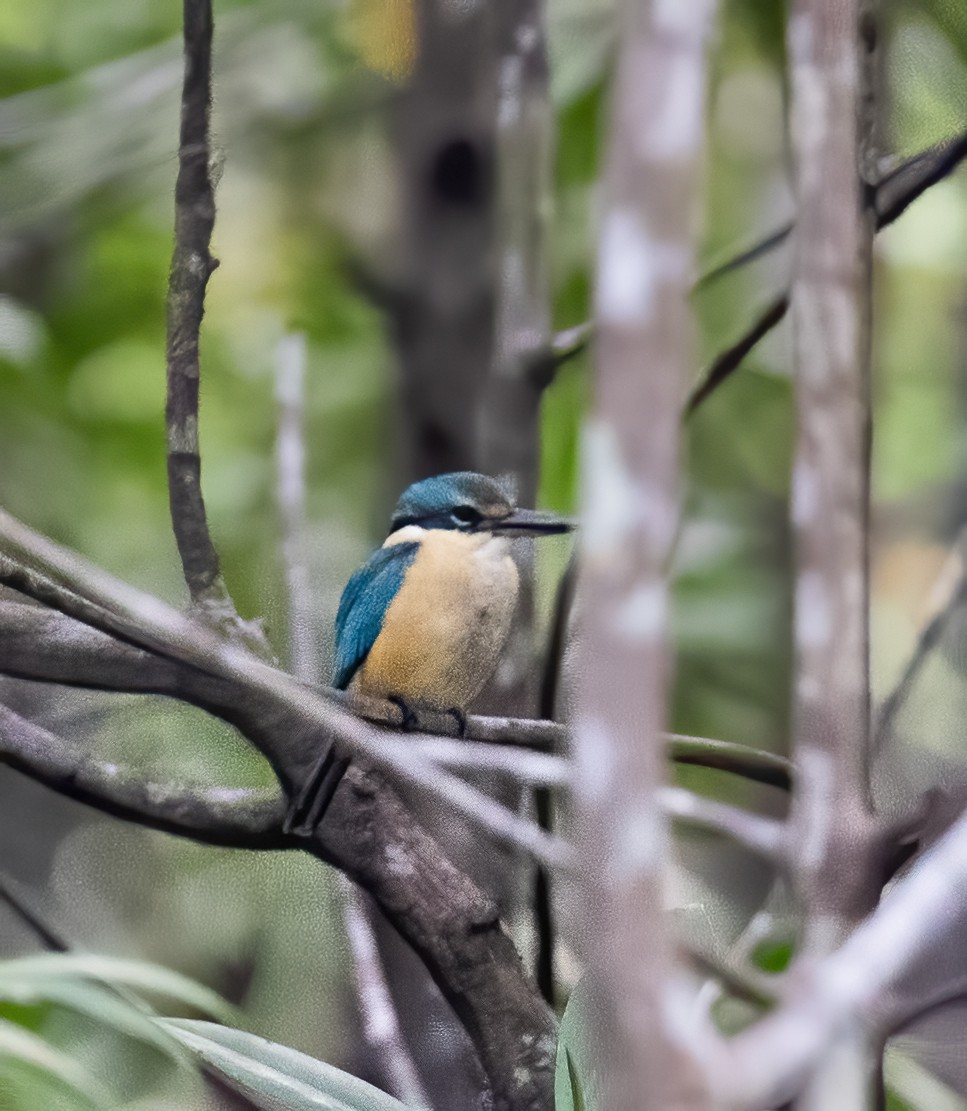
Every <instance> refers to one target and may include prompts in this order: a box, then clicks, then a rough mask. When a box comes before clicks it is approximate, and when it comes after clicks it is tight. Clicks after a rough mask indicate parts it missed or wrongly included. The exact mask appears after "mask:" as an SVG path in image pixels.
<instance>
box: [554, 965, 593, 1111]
mask: <svg viewBox="0 0 967 1111" xmlns="http://www.w3.org/2000/svg"><path fill="white" fill-rule="evenodd" d="M597 1057H598V1054H597V1049H596V1042H595V1036H594V1030H593V1029H592V1026H591V1017H590V1008H589V1006H588V1000H587V988H586V986H585V984H584V981H583V980H579V981H578V983H577V984H576V985H575V987H574V990H573V991H572V992H571V997H570V999H568V1001H567V1006H566V1007H565V1008H564V1015H563V1017H562V1018H561V1026H560V1029H559V1031H558V1036H557V1065H556V1067H555V1070H554V1111H596V1109H597V1108H598V1107H599V1105H600V1100H599V1089H600V1081H599V1077H598V1073H597V1070H596V1060H597Z"/></svg>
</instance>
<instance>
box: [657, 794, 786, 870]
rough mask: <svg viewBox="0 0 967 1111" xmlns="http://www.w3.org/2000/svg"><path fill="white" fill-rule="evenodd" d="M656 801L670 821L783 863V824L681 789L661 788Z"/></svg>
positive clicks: (774, 861) (784, 839)
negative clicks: (722, 838)
mask: <svg viewBox="0 0 967 1111" xmlns="http://www.w3.org/2000/svg"><path fill="white" fill-rule="evenodd" d="M659 799H660V801H661V805H662V809H663V810H664V811H665V814H666V815H667V816H668V817H669V818H674V819H675V820H676V821H679V822H684V823H685V824H686V825H690V826H695V827H697V828H699V829H706V830H709V831H710V832H713V833H720V834H722V835H723V836H725V837H728V838H729V839H730V840H732V841H734V842H735V843H736V844H737V845H741V846H742V847H743V848H746V849H748V850H749V851H750V852H753V853H755V854H756V855H757V856H761V857H763V858H764V859H766V860H769V861H771V862H772V863H773V864H777V865H781V864H783V863H785V858H786V851H787V840H786V827H785V825H784V823H782V822H777V821H776V820H775V819H774V818H764V817H763V816H762V815H761V814H753V813H752V812H751V811H749V810H741V809H740V808H739V807H737V806H729V805H728V803H724V802H718V801H716V800H715V799H707V798H703V797H702V796H701V795H696V794H695V793H694V792H692V791H686V790H685V788H684V787H662V788H661V790H660V792H659Z"/></svg>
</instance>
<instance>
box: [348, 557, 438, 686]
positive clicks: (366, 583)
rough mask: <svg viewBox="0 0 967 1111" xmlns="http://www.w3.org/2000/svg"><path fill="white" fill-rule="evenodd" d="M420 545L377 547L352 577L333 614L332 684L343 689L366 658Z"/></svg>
mask: <svg viewBox="0 0 967 1111" xmlns="http://www.w3.org/2000/svg"><path fill="white" fill-rule="evenodd" d="M419 547H420V545H419V544H418V543H417V542H415V541H411V542H407V543H404V544H394V545H392V546H391V547H389V548H377V549H376V551H375V552H373V554H372V555H371V556H370V557H369V559H368V560H367V561H366V562H365V563H364V564H363V566H362V567H360V568H359V570H358V571H357V572H356V573H355V574H354V575H353V576H352V578H351V579H350V580H349V582H348V583H346V589H345V590H344V591H343V592H342V598H341V599H340V600H339V612H338V613H337V614H336V659H335V664H334V666H333V675H332V685H333V686H334V687H336V688H338V689H339V690H345V689H346V687H348V686H349V684H350V682H351V681H352V677H353V676H354V675H355V674H356V672H357V671H358V670H359V668H360V667H361V666H362V663H363V661H364V660H365V659H366V657H367V656H368V655H369V650H370V649H371V648H372V647H373V645H374V644H375V643H376V638H377V637H378V636H379V634H380V631H381V630H382V628H383V618H384V617H385V616H386V611H387V610H388V609H389V607H390V603H391V602H392V601H393V599H394V598H395V597H396V595H397V592H398V591H399V589H400V587H401V586H402V585H403V579H404V578H405V577H406V572H407V570H408V569H409V567H410V564H411V563H412V562H413V560H414V559H415V558H416V553H417V551H418V550H419Z"/></svg>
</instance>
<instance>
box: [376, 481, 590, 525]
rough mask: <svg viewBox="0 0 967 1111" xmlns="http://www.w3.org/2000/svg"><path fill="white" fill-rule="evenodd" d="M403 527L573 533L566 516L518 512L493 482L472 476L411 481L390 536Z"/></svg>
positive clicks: (530, 510) (520, 510) (497, 483)
mask: <svg viewBox="0 0 967 1111" xmlns="http://www.w3.org/2000/svg"><path fill="white" fill-rule="evenodd" d="M407 525H417V526H419V527H420V528H425V529H452V530H455V531H458V532H492V533H496V534H498V535H503V536H519V535H527V534H530V535H538V534H549V533H558V532H569V531H570V530H571V529H572V528H574V525H573V523H572V522H571V521H568V520H566V519H565V518H564V517H558V516H556V515H554V514H552V513H542V512H540V511H539V510H536V509H518V508H517V506H516V505H515V504H514V502H513V499H512V498H510V497H509V496H508V494H507V491H506V490H505V489H504V488H503V487H502V486H501V485H500V483H499V482H497V481H496V479H493V478H490V477H489V476H487V475H483V474H476V473H475V472H474V471H455V472H453V473H452V474H441V475H436V476H435V477H434V478H425V479H423V481H422V482H414V483H413V485H412V486H410V487H408V488H407V489H406V490H405V491H404V492H403V495H402V496H401V497H400V500H399V501H398V502H397V503H396V509H395V510H394V512H393V522H392V525H391V527H390V532H391V533H392V532H396V531H397V529H401V528H405V527H406V526H407Z"/></svg>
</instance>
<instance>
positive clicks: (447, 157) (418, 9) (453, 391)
mask: <svg viewBox="0 0 967 1111" xmlns="http://www.w3.org/2000/svg"><path fill="white" fill-rule="evenodd" d="M413 14H414V20H415V24H416V42H417V51H416V58H415V62H414V69H413V72H412V74H411V76H410V80H409V81H408V83H407V85H406V87H405V89H404V91H403V92H402V93H401V95H400V97H399V98H398V100H397V102H396V108H397V112H396V117H395V119H394V126H393V129H392V133H393V137H394V139H395V141H396V149H397V159H398V163H399V173H398V176H399V180H400V184H401V189H402V202H403V211H402V214H401V219H402V228H403V233H404V236H405V241H404V242H403V243H402V244H401V252H400V253H401V259H400V262H399V266H398V272H397V273H394V274H393V282H392V284H393V285H394V286H395V287H396V289H397V292H396V294H395V296H393V297H392V301H391V302H390V305H389V321H390V326H391V329H392V333H393V345H394V348H395V351H396V355H397V359H398V362H399V368H400V379H401V395H402V396H401V403H402V404H401V411H400V414H399V416H400V419H399V421H398V426H399V428H400V429H401V430H402V436H403V437H404V441H403V443H402V449H403V452H404V456H405V467H404V469H405V472H406V473H407V475H408V477H409V478H410V479H411V480H412V479H415V478H425V477H426V476H427V475H432V474H441V473H443V472H445V471H459V470H468V469H469V470H474V469H476V470H479V469H480V465H479V459H478V458H477V454H478V453H477V450H476V448H477V440H478V429H477V420H478V417H479V414H480V399H481V394H482V391H483V389H484V384H485V382H486V380H487V375H488V373H489V371H490V366H491V360H492V353H493V345H494V335H495V327H494V320H495V300H496V290H495V285H496V274H495V254H494V227H495V218H496V189H495V174H496V170H495V165H496V163H495V159H496V150H495V147H496V121H497V112H496V107H497V92H496V90H497V71H496V67H497V49H498V44H497V28H496V23H497V21H496V19H495V17H494V13H493V11H492V5H467V6H465V7H464V8H463V9H461V13H460V16H459V18H455V17H454V13H453V9H452V5H451V4H450V3H449V2H448V0H415V2H414V4H413Z"/></svg>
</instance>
